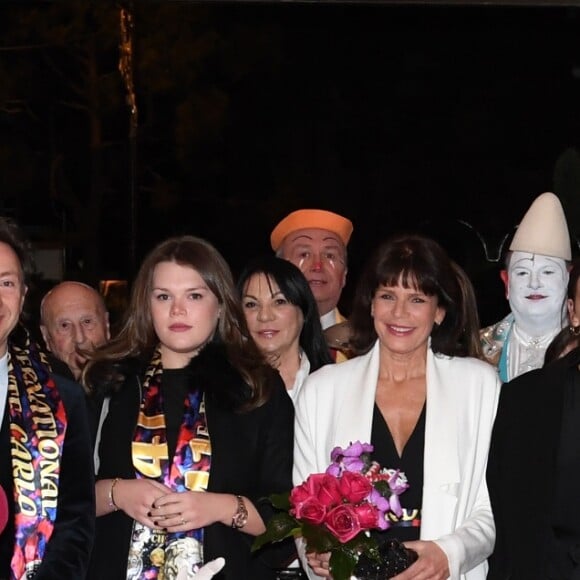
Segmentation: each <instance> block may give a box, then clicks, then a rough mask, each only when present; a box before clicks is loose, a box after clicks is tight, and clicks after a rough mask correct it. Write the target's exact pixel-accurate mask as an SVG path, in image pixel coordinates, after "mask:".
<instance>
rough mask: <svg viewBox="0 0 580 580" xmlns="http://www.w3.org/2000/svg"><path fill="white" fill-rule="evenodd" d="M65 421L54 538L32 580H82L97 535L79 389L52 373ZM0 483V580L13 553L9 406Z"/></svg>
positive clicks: (1, 439)
mask: <svg viewBox="0 0 580 580" xmlns="http://www.w3.org/2000/svg"><path fill="white" fill-rule="evenodd" d="M53 379H54V380H55V382H56V386H57V388H58V391H59V393H60V396H61V399H62V402H63V404H64V408H65V411H66V417H67V428H66V434H65V437H64V444H63V450H62V457H61V465H60V477H59V481H58V508H57V516H56V521H55V523H54V529H53V532H52V536H51V537H50V540H49V541H48V544H47V546H46V552H45V554H44V558H43V560H42V564H41V565H40V568H39V569H38V571H37V572H36V574H35V576H34V578H35V580H54V579H55V578H63V579H71V580H72V579H73V578H75V579H78V580H82V579H83V578H85V573H86V569H87V566H88V560H89V554H90V552H91V547H92V543H93V536H94V531H95V516H94V514H95V500H94V490H95V484H94V478H93V458H92V453H91V442H90V434H89V427H88V425H89V422H88V420H87V407H86V402H85V396H84V392H83V389H82V387H81V386H80V385H79V384H77V383H73V382H71V381H69V380H67V379H65V378H63V377H60V376H58V375H53ZM0 484H1V485H2V487H3V488H4V490H5V491H6V495H7V497H8V507H9V511H10V517H9V520H8V524H7V526H6V529H5V530H4V532H2V534H0V578H2V579H4V578H9V577H10V572H9V570H10V560H11V559H12V552H13V549H14V534H15V527H14V520H13V518H14V503H13V501H11V500H13V480H12V459H11V451H10V418H9V412H8V405H6V408H5V411H4V417H3V421H2V429H1V430H0Z"/></svg>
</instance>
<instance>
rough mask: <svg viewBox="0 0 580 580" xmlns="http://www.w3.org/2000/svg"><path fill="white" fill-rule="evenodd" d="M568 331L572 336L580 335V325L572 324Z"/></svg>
mask: <svg viewBox="0 0 580 580" xmlns="http://www.w3.org/2000/svg"><path fill="white" fill-rule="evenodd" d="M568 331H569V332H570V334H571V335H572V336H580V326H572V325H570V326H569V328H568Z"/></svg>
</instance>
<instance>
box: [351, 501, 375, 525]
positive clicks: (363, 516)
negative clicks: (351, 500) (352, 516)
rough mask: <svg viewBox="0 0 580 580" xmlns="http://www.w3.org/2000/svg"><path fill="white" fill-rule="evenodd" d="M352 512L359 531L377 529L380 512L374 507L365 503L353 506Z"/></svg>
mask: <svg viewBox="0 0 580 580" xmlns="http://www.w3.org/2000/svg"><path fill="white" fill-rule="evenodd" d="M354 511H355V513H356V516H357V518H358V521H359V524H360V527H361V529H363V530H374V529H376V528H377V527H378V525H379V513H380V512H379V510H378V509H377V508H376V507H375V506H374V505H372V504H370V503H367V502H365V503H362V504H360V505H357V506H355V508H354Z"/></svg>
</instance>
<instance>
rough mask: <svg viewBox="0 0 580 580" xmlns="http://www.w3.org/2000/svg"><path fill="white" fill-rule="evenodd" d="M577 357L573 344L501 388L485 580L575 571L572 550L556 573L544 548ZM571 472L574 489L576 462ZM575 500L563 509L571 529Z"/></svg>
mask: <svg viewBox="0 0 580 580" xmlns="http://www.w3.org/2000/svg"><path fill="white" fill-rule="evenodd" d="M579 363H580V350H575V351H572V352H571V353H570V354H569V355H567V356H566V357H565V358H563V359H560V360H557V361H555V362H553V363H551V364H549V365H547V366H546V367H544V368H542V369H537V370H534V371H531V372H529V373H525V374H523V375H521V376H519V377H517V378H516V379H514V380H513V381H511V382H509V383H506V384H505V385H503V386H502V391H501V395H500V401H499V407H498V412H497V416H496V419H495V424H494V428H493V434H492V440H491V447H490V455H489V462H488V468H487V483H488V487H489V494H490V498H491V506H492V509H493V514H494V520H495V525H496V542H495V548H494V552H493V554H492V555H491V557H490V560H489V563H490V569H489V573H488V580H508V579H510V580H545V579H548V578H550V579H551V578H558V580H564V579H572V578H578V577H580V576H577V575H576V574H580V568H579V567H578V566H577V564H575V563H574V561H573V558H572V556H573V554H566V553H563V554H562V561H561V565H562V570H567V572H562V573H560V572H558V573H556V572H555V571H554V568H553V566H550V565H549V564H548V562H549V561H550V560H549V559H548V554H551V555H552V557H553V555H554V554H555V553H556V551H559V550H560V548H559V546H561V543H562V542H561V538H560V539H558V532H557V531H556V530H555V529H554V525H553V508H554V503H553V490H554V487H555V478H556V477H557V469H556V461H557V458H558V453H559V448H560V433H561V424H562V409H563V404H564V398H563V396H564V388H565V386H566V385H567V384H568V382H567V381H569V380H570V376H571V372H572V369H573V368H575V367H577V365H578V364H579ZM576 372H577V371H576ZM578 445H580V442H579V443H578ZM578 470H579V471H578V480H577V484H578V489H579V490H580V464H579V465H578ZM579 497H580V495H579ZM576 503H577V505H576V506H570V508H571V509H570V512H569V517H570V525H571V528H572V529H574V528H575V529H580V528H579V523H578V522H579V518H580V500H579V501H578V502H576ZM551 561H552V562H553V560H551Z"/></svg>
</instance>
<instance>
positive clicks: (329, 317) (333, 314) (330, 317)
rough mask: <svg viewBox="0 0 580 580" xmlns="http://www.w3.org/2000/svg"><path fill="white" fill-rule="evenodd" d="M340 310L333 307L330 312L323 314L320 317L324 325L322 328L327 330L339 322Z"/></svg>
mask: <svg viewBox="0 0 580 580" xmlns="http://www.w3.org/2000/svg"><path fill="white" fill-rule="evenodd" d="M337 314H338V310H337V309H336V308H333V309H332V310H331V311H330V312H327V313H326V314H323V315H322V316H321V317H320V324H321V326H322V330H326V329H327V328H329V327H330V326H334V325H335V324H336V323H337V322H338V316H337Z"/></svg>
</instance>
